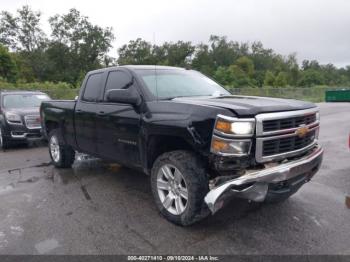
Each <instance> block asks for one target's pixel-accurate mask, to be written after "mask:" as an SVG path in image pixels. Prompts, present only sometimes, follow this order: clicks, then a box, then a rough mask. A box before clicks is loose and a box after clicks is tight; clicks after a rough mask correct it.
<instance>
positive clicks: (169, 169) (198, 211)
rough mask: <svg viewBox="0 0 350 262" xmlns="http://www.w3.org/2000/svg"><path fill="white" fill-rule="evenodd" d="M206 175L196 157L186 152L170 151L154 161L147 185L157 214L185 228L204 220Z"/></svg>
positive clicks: (206, 189)
mask: <svg viewBox="0 0 350 262" xmlns="http://www.w3.org/2000/svg"><path fill="white" fill-rule="evenodd" d="M208 183H209V182H208V176H207V174H206V170H205V168H204V166H203V164H202V161H201V160H200V159H198V157H197V156H196V155H195V154H193V153H191V152H189V151H183V150H178V151H172V152H168V153H164V154H162V155H161V156H160V157H158V159H157V160H156V161H155V163H154V165H153V168H152V173H151V186H152V192H153V196H154V199H155V202H156V205H157V207H158V209H159V211H160V212H161V214H162V215H163V216H164V217H165V218H166V219H167V220H169V221H171V222H172V223H175V224H178V225H181V226H187V225H191V224H193V223H195V222H197V221H199V220H202V219H204V218H205V217H207V216H208V215H209V214H210V212H209V209H208V208H207V206H206V205H205V203H204V197H205V195H206V194H207V193H208V191H209V184H208Z"/></svg>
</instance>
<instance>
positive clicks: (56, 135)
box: [49, 129, 75, 168]
mask: <svg viewBox="0 0 350 262" xmlns="http://www.w3.org/2000/svg"><path fill="white" fill-rule="evenodd" d="M49 152H50V157H51V160H52V163H53V164H54V166H55V167H58V168H69V167H71V166H72V164H73V162H74V160H75V151H74V150H73V148H72V147H71V146H69V145H66V144H65V143H64V141H63V139H62V137H61V134H60V132H59V130H58V129H55V130H52V131H51V132H50V133H49Z"/></svg>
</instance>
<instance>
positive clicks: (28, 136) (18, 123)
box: [0, 91, 50, 149]
mask: <svg viewBox="0 0 350 262" xmlns="http://www.w3.org/2000/svg"><path fill="white" fill-rule="evenodd" d="M49 99H50V98H49V96H48V95H47V94H45V93H42V92H36V91H0V148H3V149H5V148H8V147H9V146H10V145H11V144H12V143H14V142H21V143H24V142H28V141H31V140H38V139H42V138H43V136H42V133H41V121H40V114H39V108H40V104H41V102H42V101H47V100H49Z"/></svg>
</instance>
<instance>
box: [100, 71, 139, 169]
mask: <svg viewBox="0 0 350 262" xmlns="http://www.w3.org/2000/svg"><path fill="white" fill-rule="evenodd" d="M135 85H136V84H135V83H133V78H132V75H131V74H130V73H129V72H128V71H127V70H123V69H118V70H111V71H109V72H108V74H107V76H106V83H105V88H104V95H103V101H101V102H100V103H98V110H97V117H96V118H97V121H96V123H97V137H98V138H97V141H98V142H97V151H98V153H99V155H101V156H103V157H104V158H107V159H111V160H114V161H117V162H119V163H126V164H128V165H132V166H136V167H138V166H140V151H139V149H140V146H139V132H140V114H139V113H138V112H137V108H135V107H134V106H132V105H130V104H123V103H111V102H108V101H107V97H106V96H107V91H108V90H111V89H126V88H136V86H135Z"/></svg>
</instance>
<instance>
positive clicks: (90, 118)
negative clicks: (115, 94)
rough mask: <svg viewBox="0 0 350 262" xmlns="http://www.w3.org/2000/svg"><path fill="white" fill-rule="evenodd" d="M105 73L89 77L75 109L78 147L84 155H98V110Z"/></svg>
mask: <svg viewBox="0 0 350 262" xmlns="http://www.w3.org/2000/svg"><path fill="white" fill-rule="evenodd" d="M102 79H103V73H102V72H100V73H93V74H90V75H88V76H87V80H86V81H85V87H84V89H83V90H82V93H81V94H80V98H79V100H78V101H77V105H76V107H75V134H76V140H77V145H78V147H79V149H80V150H81V151H82V152H84V153H90V154H92V155H96V154H97V130H96V110H97V103H98V101H99V100H100V97H101V92H102Z"/></svg>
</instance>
